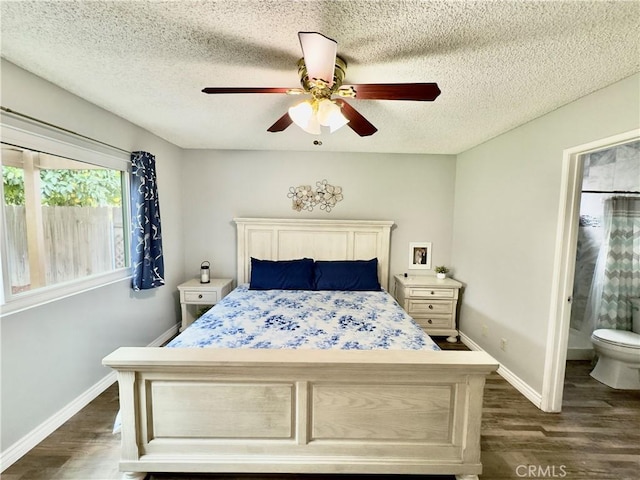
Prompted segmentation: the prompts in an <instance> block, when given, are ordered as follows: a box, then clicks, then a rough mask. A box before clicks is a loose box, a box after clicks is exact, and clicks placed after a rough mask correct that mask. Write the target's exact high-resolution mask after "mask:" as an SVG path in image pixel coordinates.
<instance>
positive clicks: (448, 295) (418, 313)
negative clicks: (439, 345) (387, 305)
mask: <svg viewBox="0 0 640 480" xmlns="http://www.w3.org/2000/svg"><path fill="white" fill-rule="evenodd" d="M394 281H395V284H394V293H395V295H394V296H395V298H396V300H397V301H398V303H399V304H400V306H401V307H402V308H404V310H405V311H406V312H407V313H408V314H409V315H410V316H411V317H412V318H413V319H414V320H415V321H416V322H417V323H418V324H419V325H420V326H421V327H422V329H423V330H424V331H425V332H426V333H427V334H429V335H431V336H436V337H437V336H445V335H446V336H447V337H448V338H447V341H448V342H452V343H454V342H456V341H457V340H458V339H457V336H458V330H457V328H456V311H457V308H458V292H459V291H460V288H461V287H462V284H461V283H460V282H457V281H456V280H453V279H451V278H443V279H438V278H436V277H434V276H427V275H422V276H408V277H405V276H404V275H396V276H395V277H394Z"/></svg>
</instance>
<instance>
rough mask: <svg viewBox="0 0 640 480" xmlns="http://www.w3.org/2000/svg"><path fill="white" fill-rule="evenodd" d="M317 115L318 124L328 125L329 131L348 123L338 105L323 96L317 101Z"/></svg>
mask: <svg viewBox="0 0 640 480" xmlns="http://www.w3.org/2000/svg"><path fill="white" fill-rule="evenodd" d="M317 116H318V122H320V125H324V126H325V127H329V130H330V131H331V133H333V132H335V131H336V130H338V129H340V128H342V127H344V126H345V125H346V124H347V123H349V120H347V119H346V118H345V116H344V115H343V114H342V110H341V109H340V107H339V106H338V105H337V104H336V103H335V102H334V101H332V100H330V99H328V98H324V99H322V100H320V101H319V102H318V109H317Z"/></svg>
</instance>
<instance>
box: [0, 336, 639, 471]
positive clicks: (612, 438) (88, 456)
mask: <svg viewBox="0 0 640 480" xmlns="http://www.w3.org/2000/svg"><path fill="white" fill-rule="evenodd" d="M438 343H440V342H438ZM442 346H443V347H444V348H447V349H461V350H462V349H466V348H465V347H464V345H462V344H446V342H443V343H442ZM590 369H591V365H590V362H582V361H576V362H569V363H568V364H567V375H566V380H565V393H564V406H563V411H562V413H559V414H553V413H543V412H541V411H540V410H538V409H537V408H536V407H534V406H533V405H532V404H531V403H530V402H529V401H528V400H527V399H526V398H524V397H523V396H522V395H521V394H520V393H519V392H518V391H516V390H515V389H514V388H513V387H512V386H511V385H509V384H508V383H507V382H506V381H505V380H503V379H502V378H501V377H500V376H498V375H497V374H493V375H491V376H490V377H489V378H488V380H487V386H486V395H485V403H484V409H483V419H482V463H483V465H484V473H483V475H481V478H482V479H483V480H507V479H508V480H519V479H522V478H528V479H551V478H565V479H567V480H587V479H588V480H637V479H638V478H640V392H637V391H636V392H629V391H618V390H613V389H611V388H608V387H606V386H604V385H601V384H600V383H598V382H596V381H595V380H593V379H592V378H591V377H590V376H589V371H590ZM117 410H118V392H117V388H116V386H115V385H114V386H113V387H111V388H109V389H107V390H106V391H105V392H104V393H103V394H102V395H100V396H99V397H98V398H97V399H96V400H94V401H93V402H92V403H91V404H90V405H88V406H87V407H86V408H84V409H83V410H82V411H81V412H80V413H78V414H77V415H75V416H74V417H73V418H72V419H70V420H69V421H68V422H67V423H66V424H64V425H63V426H62V427H60V428H59V429H58V430H57V431H56V432H54V433H53V434H52V435H50V436H49V437H48V438H47V439H46V440H44V441H43V442H42V443H41V444H40V445H38V446H37V447H36V448H34V449H33V450H32V451H31V452H29V453H28V454H27V455H26V456H24V457H23V458H21V459H20V460H19V461H17V462H16V463H15V464H14V465H12V466H11V467H9V468H8V469H7V470H6V471H5V472H3V473H2V475H0V477H1V478H2V480H54V479H60V480H67V479H68V480H111V479H118V478H120V474H119V472H118V466H117V464H118V455H119V438H120V437H119V435H113V434H112V433H111V427H112V424H113V419H114V416H115V414H116V411H117ZM321 478H322V479H326V478H327V476H326V475H167V474H164V475H161V474H155V475H151V476H150V479H149V480H196V479H197V480H238V479H241V480H319V479H321ZM330 478H331V480H365V479H366V480H371V479H375V480H391V479H394V480H400V479H401V480H416V479H418V478H419V479H421V480H445V479H446V480H450V479H453V477H450V476H422V477H416V476H389V475H379V476H353V475H352V476H346V475H333V476H330Z"/></svg>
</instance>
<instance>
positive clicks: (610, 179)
mask: <svg viewBox="0 0 640 480" xmlns="http://www.w3.org/2000/svg"><path fill="white" fill-rule="evenodd" d="M583 163H584V169H583V181H582V193H581V200H580V220H579V222H580V223H579V228H578V244H577V254H576V267H575V276H574V286H573V301H572V309H571V323H570V325H571V328H570V331H569V346H568V351H567V360H588V359H592V358H593V357H594V350H593V343H592V341H591V338H590V337H591V334H592V332H593V331H594V330H596V329H599V328H614V329H622V330H631V321H630V315H631V313H630V311H631V306H630V305H631V304H630V302H629V301H628V298H633V297H640V271H639V266H638V252H639V249H640V244H639V243H638V242H639V238H640V236H639V234H638V230H639V229H640V140H634V141H632V142H628V143H625V144H621V145H617V146H615V147H611V148H608V149H605V150H599V151H595V152H591V153H588V154H585V155H583ZM618 198H622V200H616V199H618ZM622 202H624V205H625V207H624V208H625V209H626V210H627V212H626V213H625V214H626V215H628V217H629V218H627V220H629V221H628V222H626V227H625V228H627V229H628V230H626V231H625V233H624V235H623V236H625V237H626V238H627V240H625V242H628V243H627V245H626V246H624V247H622V248H624V249H625V250H626V253H622V254H621V253H620V252H616V253H615V255H622V257H620V256H618V257H616V258H619V259H622V261H621V262H620V263H623V265H622V266H621V267H620V268H621V272H622V273H621V276H620V278H616V279H614V283H617V282H618V281H620V283H622V284H624V286H623V287H622V288H620V289H618V288H617V287H616V288H615V295H616V296H617V295H619V297H620V303H622V304H626V305H627V307H619V308H622V309H624V308H626V309H627V313H626V314H624V315H622V316H625V315H626V316H627V317H629V318H627V319H626V320H623V321H619V322H617V323H616V324H614V325H610V324H609V325H603V324H602V318H601V311H602V308H603V307H602V303H603V300H602V298H603V294H604V295H605V297H606V298H607V300H604V302H607V303H609V302H610V301H611V298H610V297H611V292H610V291H609V289H610V284H609V285H607V286H603V284H604V283H605V282H606V281H608V282H611V280H612V278H611V272H610V270H611V269H609V271H608V272H607V277H608V280H605V272H604V270H605V269H604V264H605V263H606V259H607V254H609V261H611V252H612V249H616V250H617V249H619V248H621V247H620V246H619V245H618V244H617V242H618V241H619V238H618V240H611V231H612V229H611V224H612V215H613V216H614V217H613V218H614V220H613V222H614V223H615V222H616V220H615V218H617V217H615V215H617V213H615V208H614V207H613V205H615V204H616V203H618V204H620V203H622ZM616 208H619V207H616ZM612 212H613V213H612ZM613 230H617V228H614V229H613ZM618 237H619V236H618ZM629 237H630V238H629ZM634 238H635V240H633V239H634ZM612 242H613V244H612ZM633 242H635V243H633ZM603 290H607V292H603ZM613 302H614V304H613V308H615V305H616V304H618V303H619V302H618V300H617V298H616V299H614V300H613Z"/></svg>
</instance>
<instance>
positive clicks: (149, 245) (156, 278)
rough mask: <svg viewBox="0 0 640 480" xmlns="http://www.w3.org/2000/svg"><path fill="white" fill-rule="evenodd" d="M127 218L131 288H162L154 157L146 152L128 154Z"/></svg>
mask: <svg viewBox="0 0 640 480" xmlns="http://www.w3.org/2000/svg"><path fill="white" fill-rule="evenodd" d="M131 217H132V218H131V220H132V222H131V223H132V229H131V230H132V232H131V234H132V239H131V240H132V241H131V267H132V270H133V279H132V288H133V289H134V290H146V289H149V288H156V287H160V286H162V285H164V258H163V256H162V233H161V229H160V204H159V203H158V189H157V186H156V158H155V157H154V156H153V155H151V154H150V153H148V152H133V153H132V154H131Z"/></svg>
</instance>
